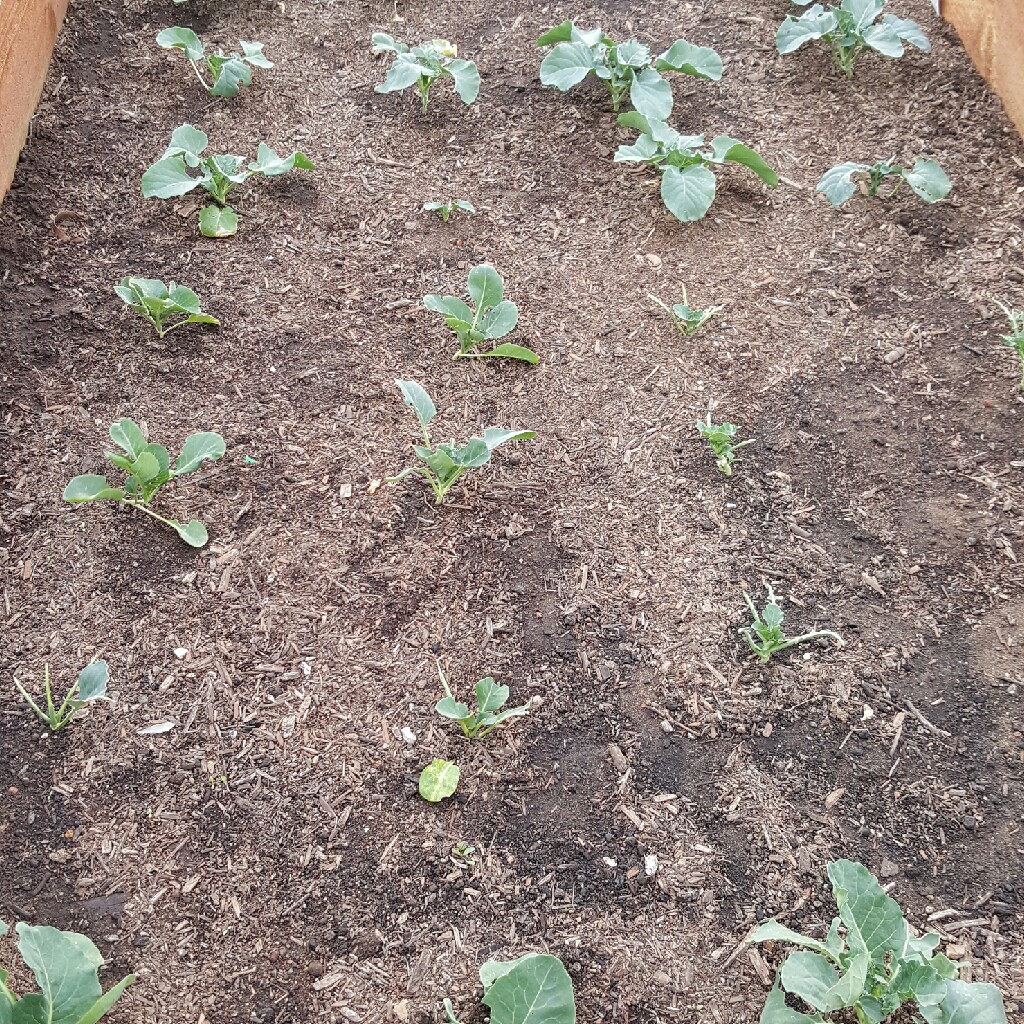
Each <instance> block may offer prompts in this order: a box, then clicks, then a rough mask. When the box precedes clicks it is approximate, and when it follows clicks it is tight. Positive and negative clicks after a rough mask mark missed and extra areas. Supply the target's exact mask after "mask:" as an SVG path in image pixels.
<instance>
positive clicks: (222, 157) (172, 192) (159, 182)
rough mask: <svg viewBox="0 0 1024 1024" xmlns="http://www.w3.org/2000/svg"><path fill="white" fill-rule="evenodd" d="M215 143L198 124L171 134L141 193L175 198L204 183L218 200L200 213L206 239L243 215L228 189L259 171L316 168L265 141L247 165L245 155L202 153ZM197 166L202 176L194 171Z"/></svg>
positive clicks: (222, 233) (233, 228)
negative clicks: (231, 202) (231, 201)
mask: <svg viewBox="0 0 1024 1024" xmlns="http://www.w3.org/2000/svg"><path fill="white" fill-rule="evenodd" d="M209 144H210V140H209V138H207V136H206V133H205V132H202V131H200V130H199V129H198V128H197V127H196V126H195V125H193V124H183V125H181V126H179V127H178V128H175V129H174V131H173V133H172V134H171V144H170V145H169V146H168V147H167V149H166V150H164V154H163V156H161V157H160V159H159V160H157V162H156V163H155V164H153V165H152V167H150V168H149V169H148V170H147V171H146V172H145V173H144V174H143V175H142V194H143V196H144V197H145V198H146V199H173V198H175V197H176V196H183V195H185V194H186V193H188V192H191V191H192V190H193V189H196V188H202V189H203V190H204V191H206V192H207V193H209V195H210V198H211V199H213V205H211V206H205V207H203V209H202V210H200V212H199V230H200V231H202V233H203V234H204V235H206V237H207V238H227V237H229V236H231V235H233V234H235V232H237V231H238V215H237V214H236V213H235V211H234V210H233V209H232V208H231V207H230V206H228V205H227V201H228V193H229V192H230V191H231V190H232V189H233V188H234V187H235V186H236V185H241V184H242V183H243V182H245V181H247V180H248V179H249V178H251V177H252V176H253V175H254V174H262V175H265V176H266V177H268V178H272V177H276V176H277V175H279V174H285V173H286V172H287V171H290V170H292V168H294V167H301V168H303V169H304V170H307V171H308V170H312V169H313V162H312V161H311V160H310V159H309V157H307V156H306V155H305V154H304V153H300V152H298V151H296V152H294V153H292V154H291V155H290V156H286V157H281V156H278V155H277V153H275V152H274V150H272V149H271V148H270V147H269V146H268V145H267V144H266V143H265V142H261V143H260V145H259V149H258V150H257V152H256V159H255V160H254V161H252V163H250V164H249V165H248V166H246V163H245V158H244V157H240V156H231V155H230V154H217V155H211V156H203V155H202V154H203V151H204V150H205V149H206V147H207V146H208V145H209ZM191 171H198V172H199V173H198V175H194V174H192V173H190V172H191Z"/></svg>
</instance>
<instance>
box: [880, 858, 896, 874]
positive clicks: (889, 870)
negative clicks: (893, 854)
mask: <svg viewBox="0 0 1024 1024" xmlns="http://www.w3.org/2000/svg"><path fill="white" fill-rule="evenodd" d="M899 873H900V869H899V865H898V864H893V862H892V861H891V860H883V861H882V877H883V878H893V877H895V876H896V875H898V874H899Z"/></svg>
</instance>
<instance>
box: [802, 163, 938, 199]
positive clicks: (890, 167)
mask: <svg viewBox="0 0 1024 1024" xmlns="http://www.w3.org/2000/svg"><path fill="white" fill-rule="evenodd" d="M895 159H896V158H895V157H893V158H892V160H879V161H878V163H875V164H858V163H853V162H849V163H844V164H837V165H836V166H835V167H833V168H832V169H831V170H828V171H826V172H825V174H824V175H823V176H822V179H821V181H819V182H818V187H817V189H816V191H818V192H822V193H824V195H825V198H826V199H828V201H829V202H830V203H831V204H832V205H833V206H842V205H843V203H845V202H846V201H847V200H848V199H850V198H851V197H852V196H853V194H854V193H855V192H856V191H857V182H858V181H860V182H862V183H863V185H864V188H865V190H866V191H867V194H868V195H869V196H878V195H882V192H881V189H882V186H883V185H884V184H885V182H886V181H888V180H889V179H895V181H894V182H893V185H892V188H891V189H890V190H889V192H888V195H889V197H890V198H891V197H892V196H894V195H896V193H897V192H898V191H899V190H900V186H901V185H902V184H903V183H904V182H906V183H907V184H908V185H909V186H910V188H911V189H912V190H913V192H914V195H916V196H917V197H918V198H919V199H922V200H923V201H924V202H926V203H937V202H938V201H939V200H940V199H945V198H946V196H948V195H949V193H950V191H951V189H952V188H953V185H952V183H951V182H950V180H949V178H947V177H946V172H945V171H944V170H943V169H942V168H941V167H940V166H939V165H938V163H936V161H934V160H926V159H925V158H924V157H918V158H917V159H916V160H915V161H914V166H913V168H912V169H911V170H909V171H908V170H907V169H906V168H905V167H901V166H900V165H899V164H897V163H895V162H894V161H895Z"/></svg>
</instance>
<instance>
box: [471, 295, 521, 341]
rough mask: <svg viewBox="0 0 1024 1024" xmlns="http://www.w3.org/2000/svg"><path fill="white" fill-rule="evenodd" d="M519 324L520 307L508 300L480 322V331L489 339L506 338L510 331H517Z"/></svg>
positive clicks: (499, 304) (500, 303) (498, 305)
mask: <svg viewBox="0 0 1024 1024" xmlns="http://www.w3.org/2000/svg"><path fill="white" fill-rule="evenodd" d="M518 323H519V307H518V306H517V305H516V304H515V303H514V302H509V301H508V299H506V300H505V301H504V302H499V303H498V304H497V305H496V306H495V307H494V308H493V309H492V310H490V311H489V312H488V313H487V314H486V316H484V318H483V319H482V320H481V321H480V331H481V333H482V334H485V335H487V337H488V338H504V337H505V335H506V334H508V333H509V332H510V331H513V330H515V326H516V324H518Z"/></svg>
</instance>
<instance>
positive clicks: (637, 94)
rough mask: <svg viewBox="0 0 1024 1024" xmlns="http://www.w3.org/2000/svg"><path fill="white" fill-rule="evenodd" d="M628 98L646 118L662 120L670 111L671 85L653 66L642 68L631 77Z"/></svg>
mask: <svg viewBox="0 0 1024 1024" xmlns="http://www.w3.org/2000/svg"><path fill="white" fill-rule="evenodd" d="M629 99H630V101H631V102H632V104H633V106H634V107H635V108H636V109H637V110H638V111H639V112H640V113H641V114H643V116H644V117H646V118H651V119H653V120H656V121H664V120H665V119H666V118H667V117H668V116H669V115H670V114H671V113H672V86H670V85H669V84H668V82H666V81H665V79H664V78H662V77H661V75H659V74H658V72H657V71H655V70H654V68H646V69H644V70H643V71H641V72H640V74H638V75H637V76H636V77H635V78H634V79H633V84H632V85H631V86H630V87H629Z"/></svg>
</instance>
